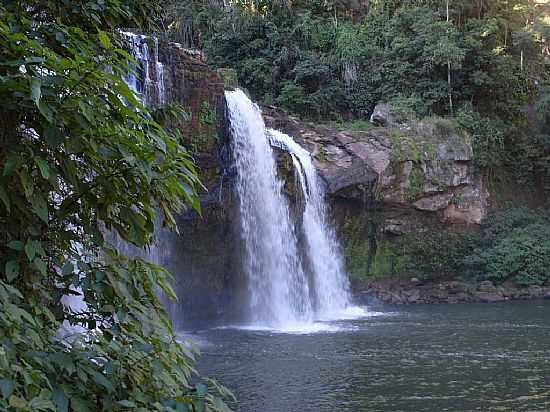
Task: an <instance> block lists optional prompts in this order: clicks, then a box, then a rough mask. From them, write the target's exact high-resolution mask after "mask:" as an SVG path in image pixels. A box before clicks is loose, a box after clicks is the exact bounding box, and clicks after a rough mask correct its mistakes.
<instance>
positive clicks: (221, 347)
mask: <svg viewBox="0 0 550 412" xmlns="http://www.w3.org/2000/svg"><path fill="white" fill-rule="evenodd" d="M369 311H370V315H367V316H365V317H361V318H357V319H348V320H343V321H336V322H330V323H320V324H317V325H315V327H313V328H310V329H306V330H304V331H294V332H292V333H288V332H287V333H282V332H276V331H270V330H253V329H249V328H238V327H235V328H234V327H227V326H226V327H212V326H209V327H204V326H203V327H200V326H199V327H197V329H196V330H195V331H194V332H193V336H194V337H195V338H196V340H197V341H198V342H199V346H200V348H201V352H202V356H201V357H200V360H199V364H198V368H199V370H200V371H201V373H202V374H204V375H207V376H211V377H215V378H216V379H217V380H218V381H220V382H221V383H223V384H224V385H226V386H227V387H229V388H230V389H231V390H232V391H233V392H234V393H235V395H236V396H237V398H238V399H239V402H238V404H236V405H232V407H233V408H234V409H235V410H236V411H239V412H321V411H330V412H347V411H350V412H351V411H354V412H357V411H369V412H376V411H388V412H389V411H391V412H397V411H415V412H416V411H434V412H440V411H514V412H515V411H549V410H550V301H531V302H506V303H497V304H466V305H419V306H399V307H391V306H378V307H369Z"/></svg>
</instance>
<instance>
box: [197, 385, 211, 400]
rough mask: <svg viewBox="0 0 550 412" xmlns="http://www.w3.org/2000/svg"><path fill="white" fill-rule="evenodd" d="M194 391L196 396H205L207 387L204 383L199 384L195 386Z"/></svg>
mask: <svg viewBox="0 0 550 412" xmlns="http://www.w3.org/2000/svg"><path fill="white" fill-rule="evenodd" d="M195 389H196V390H197V396H201V397H202V396H205V395H206V394H207V393H208V386H206V385H205V384H204V383H199V384H197V386H195Z"/></svg>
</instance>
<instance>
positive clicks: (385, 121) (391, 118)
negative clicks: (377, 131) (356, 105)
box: [370, 103, 403, 127]
mask: <svg viewBox="0 0 550 412" xmlns="http://www.w3.org/2000/svg"><path fill="white" fill-rule="evenodd" d="M402 121H403V119H401V116H399V115H398V114H397V113H396V112H395V110H394V108H393V107H392V106H391V105H390V104H388V103H378V104H377V105H376V106H375V107H374V110H373V112H372V114H371V116H370V122H371V123H372V124H374V125H375V126H381V127H394V126H398V125H399V124H400V123H402Z"/></svg>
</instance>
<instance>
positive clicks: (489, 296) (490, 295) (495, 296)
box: [476, 292, 506, 303]
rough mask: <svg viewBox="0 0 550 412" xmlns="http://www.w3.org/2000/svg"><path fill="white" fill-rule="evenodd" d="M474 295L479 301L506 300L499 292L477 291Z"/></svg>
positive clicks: (493, 301)
mask: <svg viewBox="0 0 550 412" xmlns="http://www.w3.org/2000/svg"><path fill="white" fill-rule="evenodd" d="M476 295H477V298H478V299H479V301H480V302H484V303H495V302H502V301H504V300H506V298H505V297H504V296H502V294H501V293H497V292H477V294H476Z"/></svg>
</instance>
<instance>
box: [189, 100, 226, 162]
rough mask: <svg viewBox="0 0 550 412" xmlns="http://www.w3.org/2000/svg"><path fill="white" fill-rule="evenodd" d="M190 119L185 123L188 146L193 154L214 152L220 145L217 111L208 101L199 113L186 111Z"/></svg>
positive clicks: (203, 103)
mask: <svg viewBox="0 0 550 412" xmlns="http://www.w3.org/2000/svg"><path fill="white" fill-rule="evenodd" d="M186 111H187V112H188V113H190V115H191V116H190V118H189V119H188V120H187V121H186V122H185V127H186V129H187V130H186V133H185V135H186V136H187V141H188V146H189V148H190V150H191V151H192V152H193V153H201V152H212V151H213V150H215V147H216V145H217V143H218V131H217V116H216V111H215V109H214V108H212V106H211V105H210V102H208V101H207V100H205V101H203V102H202V103H201V105H200V109H199V111H198V112H193V111H191V110H190V108H187V110H186Z"/></svg>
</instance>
